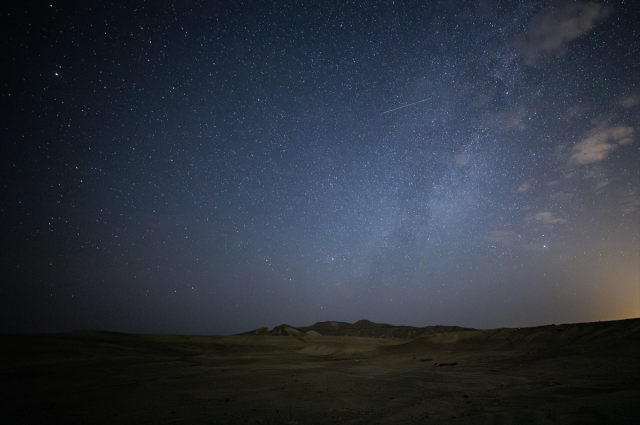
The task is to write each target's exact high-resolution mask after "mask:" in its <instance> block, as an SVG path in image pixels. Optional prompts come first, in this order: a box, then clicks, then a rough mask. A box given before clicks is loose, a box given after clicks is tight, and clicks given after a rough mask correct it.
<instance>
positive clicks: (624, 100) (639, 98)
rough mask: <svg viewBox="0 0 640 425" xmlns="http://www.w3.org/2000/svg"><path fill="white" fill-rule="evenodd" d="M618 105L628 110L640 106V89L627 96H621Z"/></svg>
mask: <svg viewBox="0 0 640 425" xmlns="http://www.w3.org/2000/svg"><path fill="white" fill-rule="evenodd" d="M618 104H619V105H620V106H622V107H623V108H626V109H631V108H633V107H634V106H638V105H640V89H638V90H634V91H632V92H631V93H629V94H628V95H626V96H621V97H620V98H619V99H618Z"/></svg>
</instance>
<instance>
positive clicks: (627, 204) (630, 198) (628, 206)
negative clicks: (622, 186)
mask: <svg viewBox="0 0 640 425" xmlns="http://www.w3.org/2000/svg"><path fill="white" fill-rule="evenodd" d="M638 210H640V196H638V192H637V191H635V190H634V191H631V192H629V194H628V195H627V196H625V197H624V199H623V200H622V213H623V214H632V213H635V212H638Z"/></svg>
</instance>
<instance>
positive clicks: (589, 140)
mask: <svg viewBox="0 0 640 425" xmlns="http://www.w3.org/2000/svg"><path fill="white" fill-rule="evenodd" d="M634 132H635V129H634V128H633V127H628V126H625V125H617V126H615V127H610V126H609V124H607V123H606V122H603V123H600V124H599V125H598V126H597V127H596V128H594V129H592V130H590V131H589V132H588V133H587V134H586V137H585V138H584V140H582V141H581V142H578V143H576V144H575V146H574V147H573V148H572V149H571V151H572V154H571V157H570V158H569V165H584V164H592V163H594V162H599V161H602V160H604V159H606V158H607V157H608V156H609V154H610V153H611V152H613V151H614V150H616V149H618V148H619V147H620V146H622V145H628V144H631V143H633V140H634V134H633V133H634Z"/></svg>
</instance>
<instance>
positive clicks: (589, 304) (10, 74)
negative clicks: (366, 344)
mask: <svg viewBox="0 0 640 425" xmlns="http://www.w3.org/2000/svg"><path fill="white" fill-rule="evenodd" d="M0 10H1V11H2V14H1V15H2V16H1V18H0V31H1V40H0V43H1V46H2V50H1V57H0V69H1V72H2V75H1V79H0V83H1V84H2V86H1V92H0V105H1V108H2V109H1V120H2V121H1V125H0V127H1V128H0V140H1V142H2V155H1V156H0V157H1V161H2V165H1V172H0V177H1V180H0V183H1V188H2V189H1V194H2V195H1V196H2V197H1V203H0V220H1V222H0V238H1V239H0V241H1V242H0V245H1V249H2V251H1V252H0V254H1V255H0V276H1V277H0V280H1V282H0V332H51V331H70V330H76V329H96V330H108V331H121V332H136V333H183V334H230V333H237V332H243V331H248V330H251V329H255V328H259V327H263V326H268V327H270V328H272V327H274V326H276V325H279V324H282V323H288V324H290V325H293V326H302V325H310V324H313V323H315V322H317V321H325V320H338V321H346V322H355V321H356V320H359V319H368V320H371V321H374V322H385V323H391V324H396V325H401V324H402V325H413V326H427V325H436V324H441V325H458V326H466V327H475V328H495V327H520V326H535V325H544V324H551V323H556V324H558V323H566V322H584V321H598V320H612V319H624V318H630V317H638V316H640V212H639V210H640V59H639V58H640V26H639V25H638V22H640V4H638V2H633V1H626V2H625V1H611V2H604V1H598V2H594V1H564V2H549V1H524V0H523V1H519V2H507V1H493V0H477V1H441V2H437V1H433V2H427V1H425V2H418V1H414V2H410V1H406V2H404V1H399V0H396V1H395V2H393V1H385V2H371V1H370V2H366V1H351V2H347V1H333V2H329V1H326V2H303V1H298V2H293V1H291V2H288V1H282V2H281V1H277V2H276V1H272V2H260V1H245V2H239V1H238V2H236V1H224V2H213V1H211V2H209V1H201V2H200V1H166V0H164V1H146V2H145V1H139V0H138V1H135V0H134V1H122V2H117V3H113V2H109V1H106V2H102V1H101V2H84V1H77V2H71V1H56V0H53V1H48V2H42V1H30V2H26V1H10V2H6V1H5V2H3V4H2V6H1V8H0Z"/></svg>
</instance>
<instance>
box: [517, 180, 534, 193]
mask: <svg viewBox="0 0 640 425" xmlns="http://www.w3.org/2000/svg"><path fill="white" fill-rule="evenodd" d="M530 188H531V185H530V184H529V183H527V182H524V183H522V184H521V185H520V187H519V188H518V190H517V192H518V193H523V192H526V191H527V190H529V189H530Z"/></svg>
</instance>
